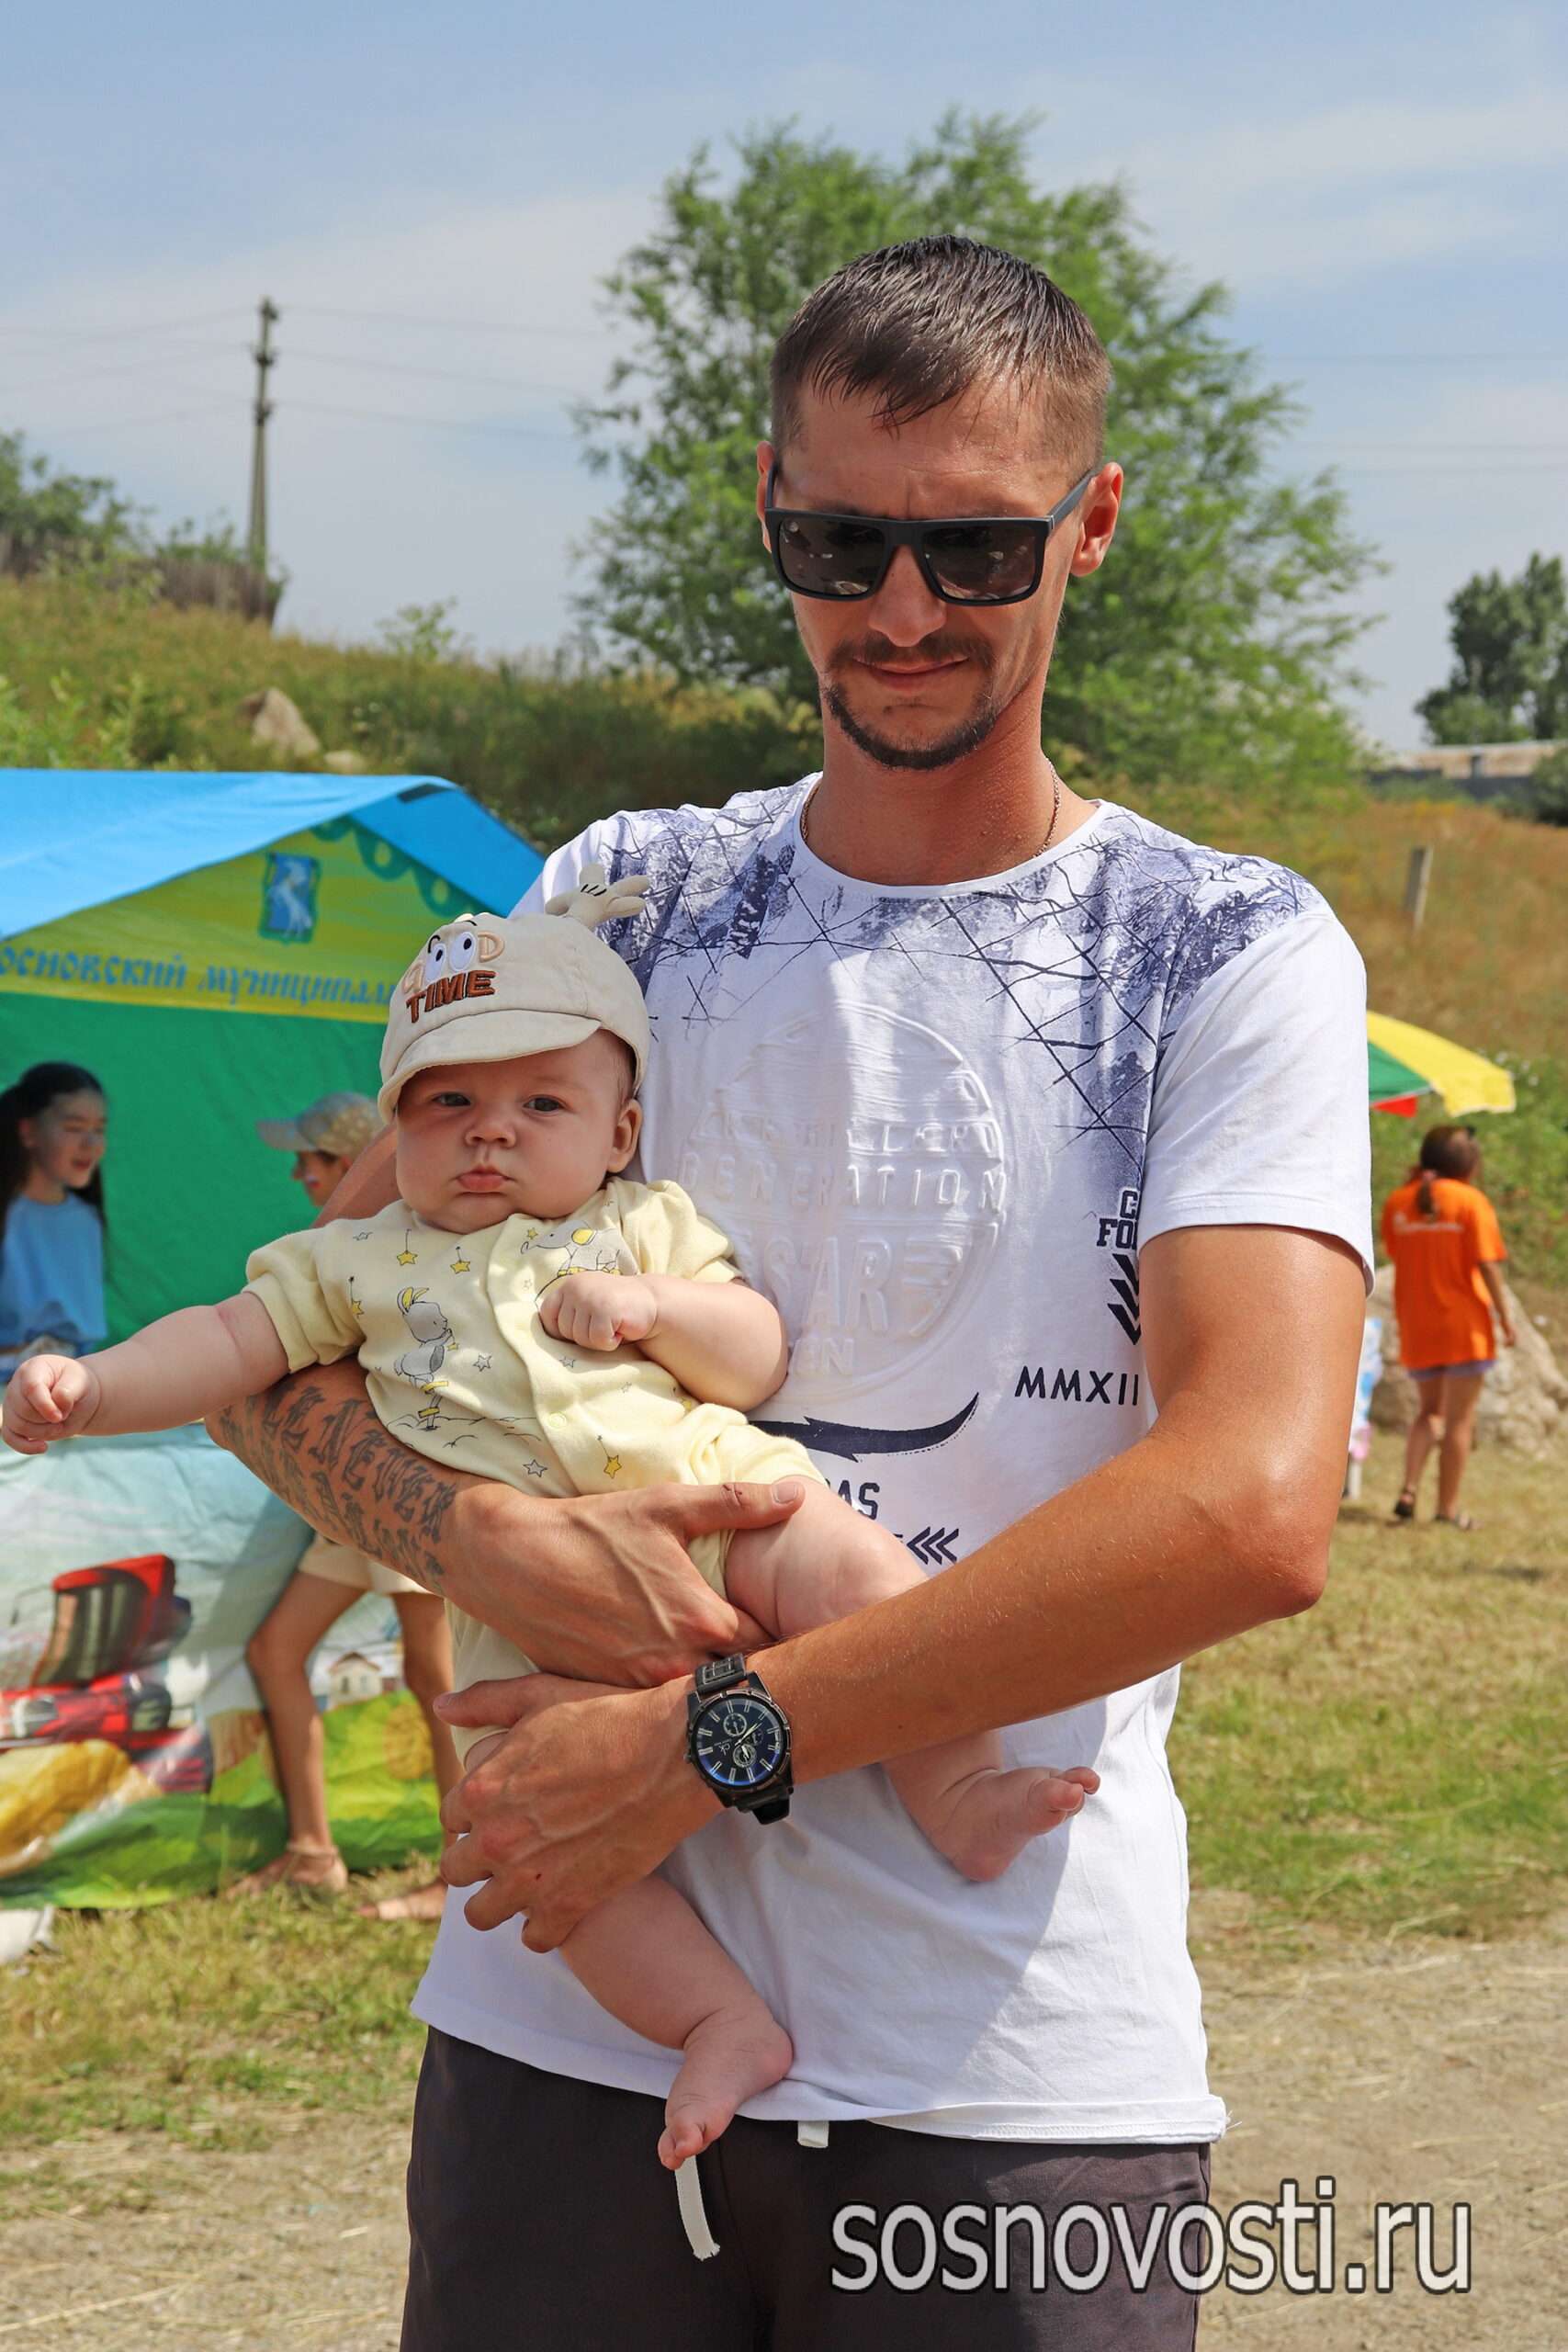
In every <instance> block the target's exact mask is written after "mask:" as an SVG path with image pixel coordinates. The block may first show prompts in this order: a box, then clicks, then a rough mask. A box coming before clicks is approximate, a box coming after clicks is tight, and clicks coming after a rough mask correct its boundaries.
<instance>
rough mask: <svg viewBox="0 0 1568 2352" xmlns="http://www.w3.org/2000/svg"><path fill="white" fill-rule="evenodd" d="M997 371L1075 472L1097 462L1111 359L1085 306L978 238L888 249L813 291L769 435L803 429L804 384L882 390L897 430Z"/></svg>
mask: <svg viewBox="0 0 1568 2352" xmlns="http://www.w3.org/2000/svg"><path fill="white" fill-rule="evenodd" d="M992 379H1001V380H1003V381H1007V380H1009V379H1011V381H1013V382H1014V383H1015V384H1016V385H1017V386H1018V387H1019V389H1020V390H1021V392H1022V393H1023V394H1024V395H1025V396H1026V397H1031V396H1032V397H1036V398H1038V399H1039V400H1040V401H1041V402H1042V404H1043V407H1044V409H1045V412H1046V414H1047V416H1048V417H1049V420H1050V424H1051V428H1052V431H1053V434H1054V435H1059V436H1060V439H1061V443H1062V447H1063V449H1064V451H1065V452H1066V456H1067V458H1068V461H1069V464H1070V465H1071V467H1072V469H1073V470H1074V471H1075V473H1079V472H1083V471H1085V470H1086V469H1088V468H1089V466H1091V465H1094V464H1096V463H1097V462H1098V460H1099V458H1100V456H1101V455H1102V453H1103V449H1104V436H1105V402H1106V397H1107V395H1108V393H1109V391H1110V389H1111V363H1110V361H1109V359H1108V358H1107V357H1106V355H1105V348H1104V345H1102V344H1101V342H1100V337H1099V336H1098V335H1097V334H1095V331H1094V329H1093V328H1092V327H1091V326H1090V324H1089V320H1088V319H1087V317H1086V316H1085V315H1084V313H1083V311H1080V310H1079V308H1078V306H1077V303H1076V302H1075V301H1073V300H1071V298H1070V297H1069V296H1067V295H1066V294H1064V293H1063V291H1062V289H1061V288H1060V287H1059V286H1056V285H1054V284H1053V282H1052V280H1051V279H1050V278H1049V277H1046V275H1045V273H1044V271H1043V269H1036V268H1035V267H1034V266H1033V264H1032V262H1027V261H1020V260H1019V258H1018V256H1017V255H1016V254H1009V253H1003V252H1002V251H1001V250H1000V249H999V248H998V246H995V245H981V244H976V243H975V242H974V240H973V239H972V238H969V237H916V238H913V239H912V240H911V241H910V242H909V243H908V244H902V245H884V246H883V247H882V249H881V251H880V252H878V253H874V254H862V255H861V257H860V259H859V260H858V261H852V262H849V263H847V264H846V265H845V266H844V267H843V268H842V269H840V270H838V271H836V272H835V273H834V275H833V276H832V277H829V278H828V279H827V280H826V281H825V282H824V283H823V284H822V285H820V286H819V287H818V288H817V290H816V292H815V293H814V294H809V295H807V299H806V300H805V301H804V302H803V303H802V304H801V306H800V308H799V310H798V311H796V312H795V316H794V318H793V319H792V320H791V321H790V322H789V324H788V326H787V327H786V328H785V329H784V334H782V335H781V336H780V338H779V342H778V345H777V347H776V349H775V350H774V353H773V442H774V445H775V447H779V448H781V449H782V448H784V447H785V446H786V445H787V443H788V442H789V440H790V438H791V437H792V435H794V434H795V431H796V430H797V428H798V425H799V422H800V394H801V392H802V391H803V390H809V391H813V392H816V393H818V395H819V396H821V397H823V398H826V399H832V398H834V397H838V398H845V397H849V398H852V397H854V396H856V395H857V394H860V393H863V392H876V393H878V394H880V396H881V397H880V401H879V407H878V414H879V416H880V419H881V422H882V423H883V424H886V425H888V426H890V427H892V426H897V425H900V424H907V423H908V421H909V420H910V419H911V418H913V417H917V416H924V415H925V414H926V413H928V411H930V410H931V409H933V408H941V407H942V405H943V403H944V402H945V401H951V400H956V399H957V398H958V396H959V394H960V393H961V392H966V391H968V390H970V389H971V387H972V386H974V385H976V384H979V383H984V382H987V381H989V380H992Z"/></svg>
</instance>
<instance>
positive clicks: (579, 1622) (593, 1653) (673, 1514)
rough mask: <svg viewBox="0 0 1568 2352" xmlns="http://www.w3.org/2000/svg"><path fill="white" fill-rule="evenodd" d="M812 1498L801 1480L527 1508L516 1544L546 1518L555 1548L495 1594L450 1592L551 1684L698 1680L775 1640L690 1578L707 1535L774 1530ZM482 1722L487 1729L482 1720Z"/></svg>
mask: <svg viewBox="0 0 1568 2352" xmlns="http://www.w3.org/2000/svg"><path fill="white" fill-rule="evenodd" d="M805 1492H806V1481H805V1480H804V1479H803V1478H784V1479H780V1480H779V1482H778V1483H777V1485H775V1486H773V1487H759V1486H751V1485H748V1484H745V1483H743V1482H741V1481H739V1480H732V1481H731V1483H730V1484H729V1485H728V1486H725V1487H677V1486H666V1487H642V1488H641V1489H639V1490H638V1491H637V1492H634V1493H632V1494H629V1495H573V1496H569V1497H567V1498H564V1499H562V1500H561V1501H558V1502H553V1503H549V1504H545V1503H533V1504H530V1503H529V1502H527V1501H526V1499H523V1500H520V1501H519V1503H518V1504H517V1506H516V1508H515V1510H514V1512H513V1521H514V1523H515V1526H516V1530H517V1534H518V1536H519V1538H521V1539H523V1540H526V1539H527V1537H528V1536H529V1534H530V1532H532V1530H533V1528H534V1526H535V1525H536V1521H534V1520H532V1519H531V1518H530V1516H529V1514H530V1512H542V1511H546V1510H547V1511H548V1513H549V1515H550V1521H551V1526H550V1531H549V1534H548V1538H547V1540H543V1539H541V1540H540V1541H539V1542H538V1543H536V1544H534V1545H532V1546H531V1547H530V1549H529V1551H528V1553H527V1555H525V1557H522V1558H519V1559H518V1560H517V1562H516V1565H515V1566H512V1565H511V1563H508V1565H507V1566H506V1568H505V1570H504V1571H503V1573H502V1577H498V1578H497V1579H496V1580H495V1582H494V1585H493V1587H491V1588H487V1589H486V1590H485V1591H483V1592H479V1591H476V1590H474V1589H472V1587H471V1586H470V1589H469V1590H468V1593H467V1595H465V1594H464V1593H462V1592H459V1590H458V1589H457V1580H456V1578H447V1579H446V1580H444V1582H443V1587H442V1589H443V1590H444V1591H445V1592H446V1594H447V1595H448V1597H449V1598H450V1599H451V1600H454V1601H456V1602H457V1606H458V1607H459V1608H460V1609H463V1610H466V1611H468V1615H469V1616H471V1617H478V1618H479V1620H480V1622H481V1623H484V1624H486V1625H490V1626H491V1627H493V1629H494V1630H495V1632H497V1633H498V1634H503V1635H505V1637H506V1638H507V1639H508V1640H509V1641H512V1642H514V1643H515V1644H516V1645H517V1647H518V1648H519V1649H520V1650H522V1651H523V1652H524V1653H525V1656H526V1657H531V1658H536V1659H537V1660H538V1662H539V1664H540V1665H541V1666H545V1667H547V1668H549V1669H550V1670H551V1672H552V1673H556V1674H569V1675H574V1676H578V1677H580V1678H581V1679H582V1680H584V1681H589V1682H599V1683H610V1684H622V1685H625V1684H633V1685H637V1686H644V1685H649V1684H653V1683H660V1682H668V1681H670V1680H671V1679H673V1678H675V1677H678V1676H681V1675H685V1674H690V1673H691V1672H692V1671H693V1669H694V1668H695V1667H696V1666H698V1665H699V1664H700V1663H701V1662H702V1661H703V1660H704V1659H705V1658H710V1657H726V1656H728V1653H729V1651H731V1650H750V1649H755V1648H757V1647H759V1646H760V1645H762V1644H763V1643H765V1642H767V1641H768V1640H770V1639H771V1638H772V1637H771V1635H770V1634H768V1633H767V1632H766V1631H765V1629H764V1628H763V1627H762V1626H761V1625H759V1624H758V1623H757V1622H756V1620H755V1619H754V1618H752V1617H749V1616H748V1615H747V1614H746V1612H745V1611H744V1610H742V1609H737V1608H736V1607H735V1605H734V1603H733V1602H731V1601H729V1600H725V1598H724V1597H723V1595H722V1594H720V1593H716V1592H715V1591H714V1590H713V1589H712V1587H711V1586H709V1585H706V1584H705V1583H704V1582H703V1579H702V1578H701V1577H699V1576H698V1574H697V1572H696V1570H695V1568H694V1567H693V1566H692V1562H691V1556H690V1553H689V1550H688V1547H689V1545H690V1544H692V1542H693V1540H694V1538H695V1537H696V1536H699V1535H713V1534H716V1533H718V1532H719V1531H720V1530H721V1529H724V1528H740V1527H772V1526H775V1525H776V1524H777V1523H778V1521H780V1520H783V1519H788V1518H789V1517H790V1515H791V1513H792V1512H793V1511H795V1510H796V1509H797V1508H798V1507H799V1504H800V1501H801V1498H802V1497H803V1496H804V1495H805ZM472 1720H473V1721H474V1722H475V1723H483V1722H485V1721H486V1720H487V1718H486V1717H484V1716H482V1715H476V1716H474V1717H473V1718H472Z"/></svg>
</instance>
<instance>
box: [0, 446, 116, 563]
mask: <svg viewBox="0 0 1568 2352" xmlns="http://www.w3.org/2000/svg"><path fill="white" fill-rule="evenodd" d="M136 527H137V515H136V510H135V508H134V507H133V506H131V505H130V503H128V502H127V501H126V500H125V499H123V498H121V497H120V495H119V493H118V491H117V490H116V488H115V486H114V484H113V482H112V481H107V480H105V479H103V478H102V477H100V476H98V475H96V474H72V473H62V472H58V471H56V469H54V467H52V466H51V463H50V461H49V459H48V458H45V457H43V456H41V455H39V454H38V453H36V452H34V453H29V451H28V446H27V442H26V440H25V439H24V437H23V435H21V434H19V433H0V571H11V572H16V573H17V574H18V575H20V576H25V575H26V574H27V573H28V572H29V571H40V570H41V569H42V568H43V567H44V566H45V565H46V564H49V563H60V562H66V563H70V562H82V561H90V562H91V561H100V560H103V559H105V558H107V557H113V556H118V555H125V554H129V553H130V551H131V550H132V549H133V548H134V547H135V546H136V544H137V539H136Z"/></svg>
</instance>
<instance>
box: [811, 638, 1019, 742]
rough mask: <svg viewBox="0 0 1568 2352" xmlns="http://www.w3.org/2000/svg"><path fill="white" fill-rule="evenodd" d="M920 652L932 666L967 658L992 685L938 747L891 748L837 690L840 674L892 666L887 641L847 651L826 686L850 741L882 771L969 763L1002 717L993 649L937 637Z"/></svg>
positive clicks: (870, 642) (837, 659) (826, 699)
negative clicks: (864, 666) (954, 656)
mask: <svg viewBox="0 0 1568 2352" xmlns="http://www.w3.org/2000/svg"><path fill="white" fill-rule="evenodd" d="M920 650H921V651H922V653H924V654H925V655H926V656H927V658H928V659H930V660H931V661H941V660H942V658H943V656H944V655H946V654H951V653H962V654H963V655H964V657H965V658H966V659H967V660H969V661H971V662H975V663H976V665H977V666H978V667H979V668H980V670H981V671H982V672H983V673H985V674H986V677H987V689H986V692H985V693H984V694H983V695H981V697H980V700H979V702H978V704H977V705H976V707H975V709H974V710H972V711H971V712H970V714H969V716H968V718H965V719H964V721H963V722H962V724H961V725H959V726H957V727H955V728H953V730H952V732H951V733H950V734H947V735H943V736H942V738H941V739H940V740H939V741H937V742H935V743H894V742H890V741H888V739H887V737H886V735H877V734H875V733H874V732H873V730H872V729H870V728H869V727H866V726H864V725H863V723H862V722H861V720H859V719H858V718H855V716H854V714H853V712H852V710H851V709H850V707H849V705H848V704H847V702H846V701H845V700H844V697H843V695H841V694H840V691H839V689H838V686H837V685H836V684H834V676H835V673H838V672H840V671H847V670H849V669H851V668H852V667H854V666H856V665H857V664H860V663H863V662H886V661H887V660H888V659H889V657H890V656H891V655H892V653H893V648H892V647H891V646H889V645H887V644H886V640H885V639H876V638H868V639H866V640H865V641H864V642H863V644H860V645H854V646H847V647H845V648H844V649H843V650H841V651H840V652H839V653H838V654H837V655H836V657H835V659H834V662H833V665H832V669H831V670H830V671H829V673H828V675H827V676H826V677H825V678H823V679H822V680H821V681H820V684H821V692H822V700H823V702H824V703H825V705H826V706H827V707H828V708H829V710H830V711H831V712H832V714H833V717H834V718H835V719H836V720H837V721H838V723H839V725H840V727H841V728H842V729H843V731H844V733H845V734H846V735H847V736H848V737H849V739H850V741H851V742H852V744H854V746H855V748H856V750H857V751H861V752H864V753H865V755H866V757H867V759H870V760H874V761H875V762H876V763H877V765H878V766H879V767H885V768H918V769H931V768H946V767H951V766H952V765H953V762H954V761H955V760H962V759H964V758H966V757H967V756H968V754H969V753H970V752H976V751H978V750H979V748H980V745H981V744H982V743H983V742H984V741H985V740H986V738H987V735H988V734H989V733H990V731H991V729H992V728H993V727H994V726H995V725H996V723H997V721H998V718H1000V717H1001V715H1002V709H1003V705H1002V703H1001V702H1000V701H999V700H998V697H997V695H996V694H995V692H994V690H993V689H992V687H991V685H990V683H989V677H990V668H991V659H990V652H991V650H990V648H989V646H987V645H985V644H976V643H974V642H972V641H971V640H969V639H964V641H963V642H962V643H960V642H959V641H958V640H956V639H947V638H944V637H937V638H933V639H931V642H930V644H929V645H925V646H922V647H921V649H920Z"/></svg>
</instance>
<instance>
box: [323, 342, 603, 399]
mask: <svg viewBox="0 0 1568 2352" xmlns="http://www.w3.org/2000/svg"><path fill="white" fill-rule="evenodd" d="M288 356H289V358H290V359H311V360H315V361H318V362H321V363H323V364H325V365H328V366H330V367H333V368H363V369H365V370H367V371H368V372H371V373H373V374H375V375H378V376H428V377H433V378H435V379H438V380H439V381H441V382H442V383H446V384H472V385H474V386H476V387H477V388H478V389H479V390H483V391H492V392H555V393H557V394H558V395H559V397H560V398H561V399H562V400H569V401H574V400H580V399H581V397H582V390H581V385H578V384H547V383H543V382H541V381H540V380H539V379H537V378H533V377H522V376H469V375H467V374H465V373H464V371H463V370H462V369H461V368H421V367H418V366H416V365H415V364H413V363H412V362H411V361H409V360H401V359H395V360H389V359H355V358H353V357H351V356H350V355H349V354H348V353H347V352H344V351H301V350H299V348H298V347H297V346H296V345H294V344H290V345H289V346H288Z"/></svg>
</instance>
